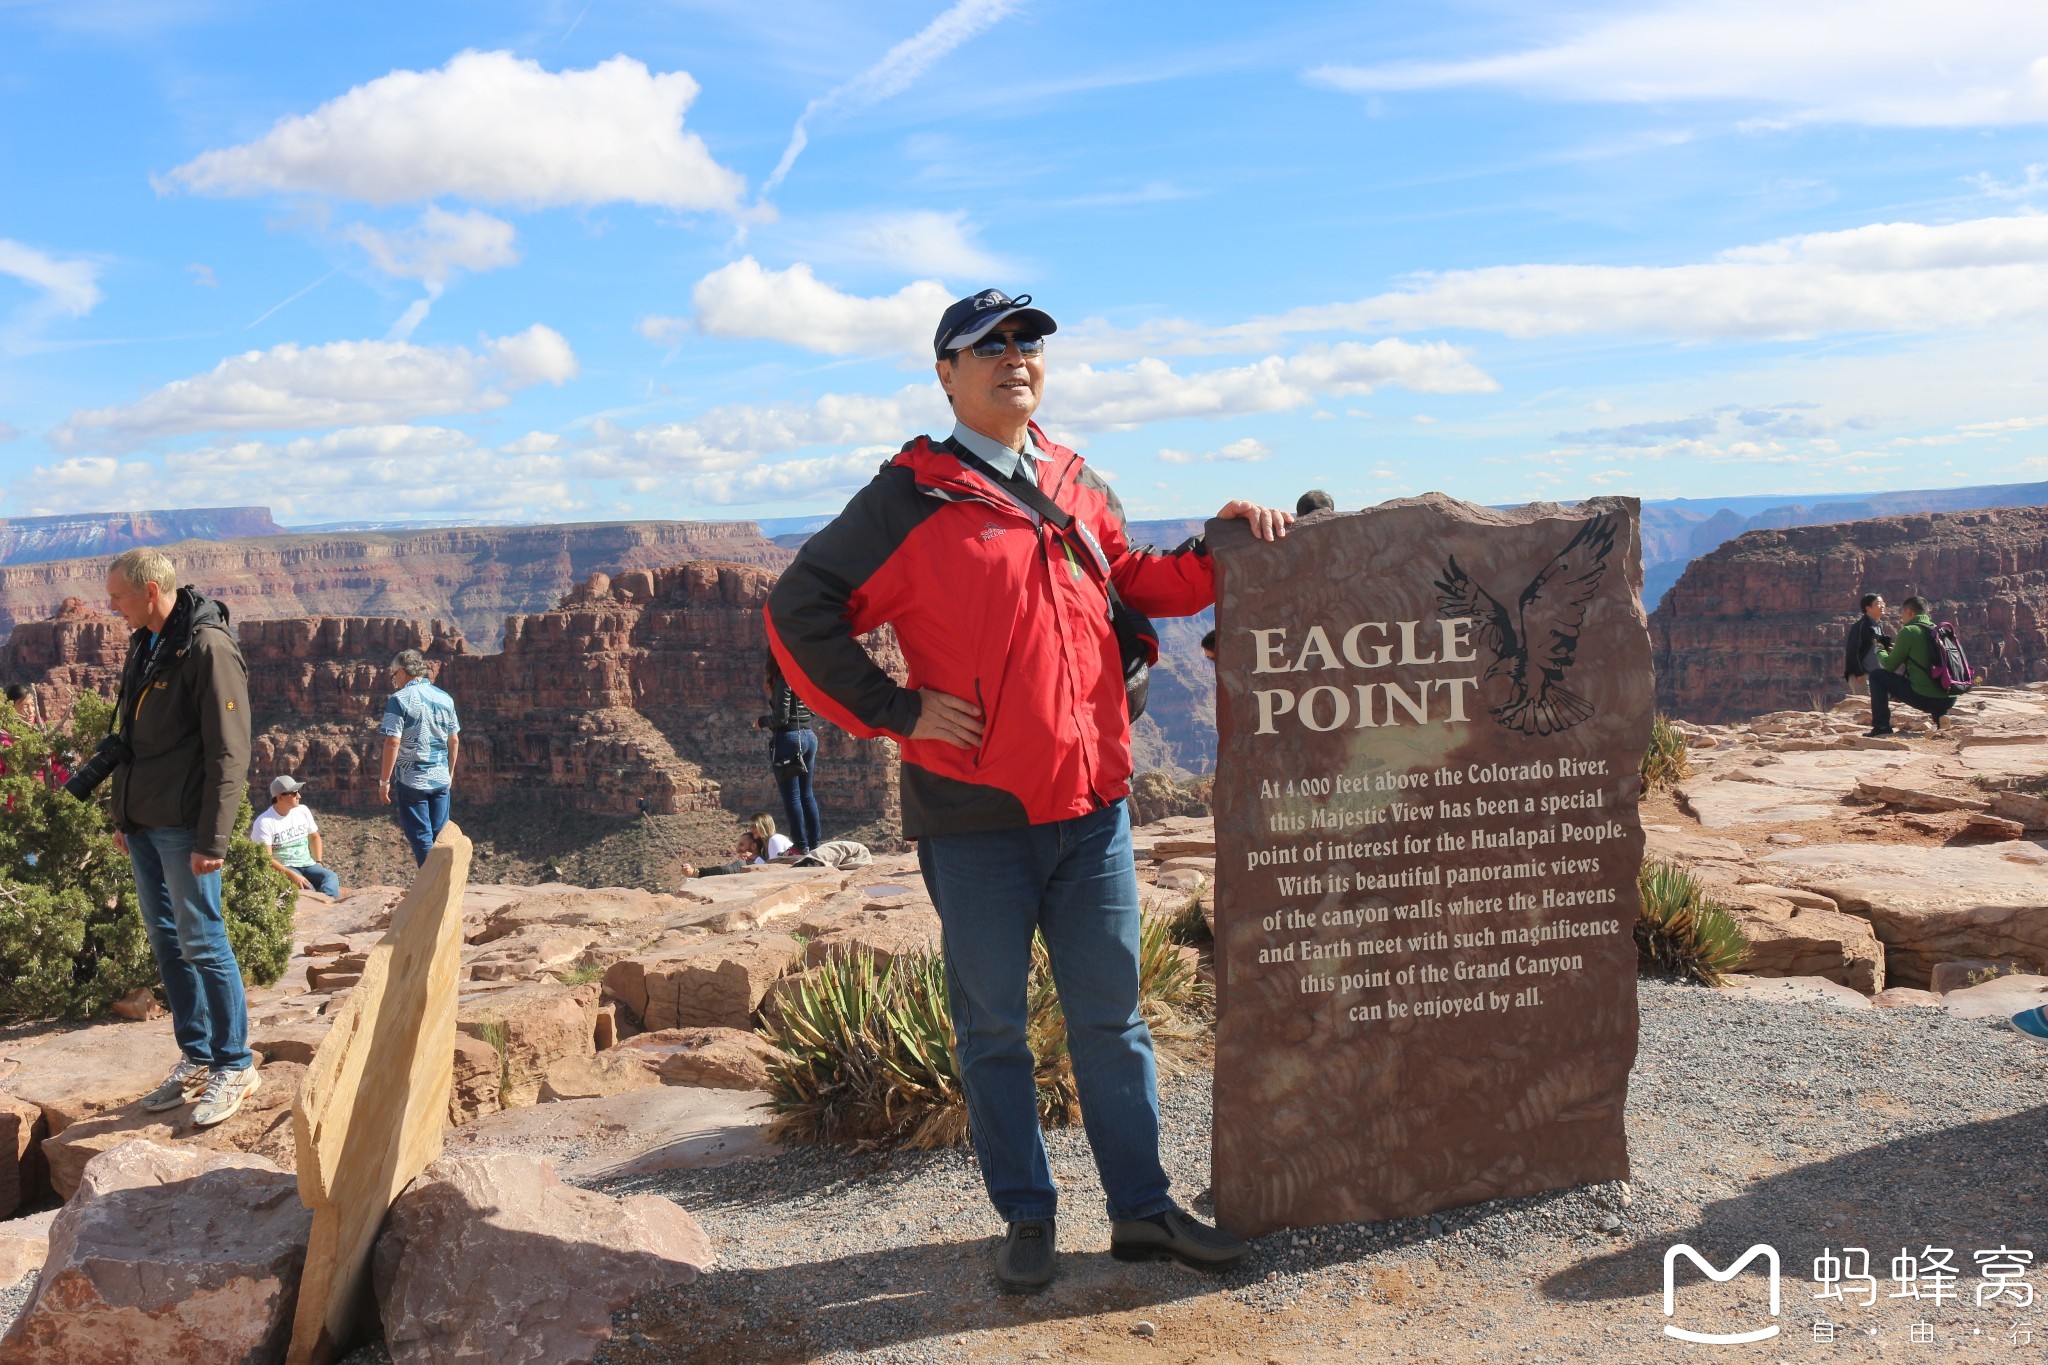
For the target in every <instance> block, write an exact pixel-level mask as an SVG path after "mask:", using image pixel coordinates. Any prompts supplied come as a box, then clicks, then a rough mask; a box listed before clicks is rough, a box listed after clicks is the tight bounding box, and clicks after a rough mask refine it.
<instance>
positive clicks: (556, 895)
mask: <svg viewBox="0 0 2048 1365" xmlns="http://www.w3.org/2000/svg"><path fill="white" fill-rule="evenodd" d="M486 903H490V906H491V908H490V909H489V910H488V912H487V914H486V915H485V917H484V919H483V922H482V924H481V925H480V926H478V928H476V929H475V930H473V931H471V932H470V933H468V934H465V935H464V937H465V938H466V939H467V940H468V941H469V942H470V943H472V944H479V945H483V944H492V943H497V942H499V941H501V940H503V939H507V938H510V937H512V936H513V935H515V934H520V933H529V932H531V931H533V930H536V929H542V928H554V929H574V930H583V931H587V932H588V933H589V934H590V937H592V938H595V937H597V936H598V934H599V933H601V932H602V931H603V930H605V929H610V928H617V927H620V926H625V925H643V924H655V923H661V922H663V921H668V920H673V919H675V918H676V917H678V916H680V915H684V914H687V913H688V912H689V911H690V909H691V908H692V907H693V906H694V905H696V904H698V903H699V901H698V898H697V897H695V896H689V897H684V896H674V895H669V894H666V893H664V892H658V891H643V890H640V889H639V888H637V887H625V886H601V887H596V888H594V889H593V888H590V887H583V886H569V885H566V884H564V883H561V882H547V883H543V884H542V885H539V886H473V887H470V888H469V890H468V893H467V894H466V895H465V897H464V903H463V910H464V916H465V918H467V917H468V914H469V912H470V910H471V908H472V906H480V905H483V904H486ZM571 956H574V954H573V953H572V954H571Z"/></svg>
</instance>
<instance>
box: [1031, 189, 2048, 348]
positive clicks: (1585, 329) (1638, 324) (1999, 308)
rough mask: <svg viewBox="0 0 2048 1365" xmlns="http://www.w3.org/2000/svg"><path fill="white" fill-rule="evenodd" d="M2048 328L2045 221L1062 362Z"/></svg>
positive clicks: (1949, 226)
mask: <svg viewBox="0 0 2048 1365" xmlns="http://www.w3.org/2000/svg"><path fill="white" fill-rule="evenodd" d="M2044 312H2048V216H2036V215H2015V216H2011V217H1996V218H1977V219H1970V220H1967V221H1964V222H1959V223H1946V224H1926V223H1873V224H1870V225H1867V226H1864V227H1858V228H1849V229H1846V230H1843V231H1839V232H1816V233H1808V234H1805V235H1803V236H1798V237H1787V238H1782V239H1780V240H1778V241H1774V242H1766V243H1762V244H1759V245H1755V246H1745V247H1736V248H1733V249H1731V250H1728V251H1724V252H1722V253H1720V254H1719V255H1718V256H1716V257H1715V258H1714V259H1712V260H1710V261H1704V262H1698V263H1693V264H1686V265H1671V266H1634V265H1631V266H1610V265H1545V264H1529V265H1502V266H1487V267H1482V268H1480V269H1476V270H1453V271H1446V272H1444V273H1442V274H1430V275H1421V276H1418V277H1416V278H1415V279H1414V280H1413V281H1412V282H1410V283H1408V284H1406V285H1405V286H1404V287H1402V288H1399V289H1394V290H1390V291H1388V292H1387V293H1383V294H1377V295H1374V296H1372V297H1370V298H1365V299H1360V300H1358V301H1356V302H1352V303H1335V304H1321V305H1315V306H1311V307H1304V308H1296V309H1293V310H1291V311H1289V312H1286V313H1282V314H1278V315H1275V316H1271V317H1263V318H1253V319H1251V320H1249V321H1246V322H1239V323H1230V324H1224V325H1220V326H1205V325H1203V324H1201V323H1198V322H1193V321H1190V320H1187V319H1181V318H1167V319H1161V320H1158V321H1154V322H1150V323H1146V324H1143V325H1140V326H1137V327H1131V328H1113V327H1110V326H1108V325H1107V324H1105V323H1102V322H1100V321H1095V320H1090V321H1088V322H1085V323H1082V324H1081V325H1079V326H1077V327H1075V328H1074V329H1072V330H1073V336H1072V337H1071V338H1070V339H1069V338H1068V336H1067V333H1065V332H1062V333H1061V338H1062V344H1061V345H1060V347H1059V354H1060V355H1061V356H1068V355H1074V354H1080V355H1084V356H1089V357H1118V356H1124V355H1131V354H1144V353H1151V354H1158V355H1172V354H1181V355H1198V354H1211V353H1229V352H1243V351H1246V350H1250V349H1255V348H1264V347H1272V346H1276V345H1279V344H1281V343H1282V342H1283V341H1284V340H1285V338H1287V337H1288V336H1290V335H1295V334H1299V333H1314V332H1364V333H1373V332H1394V331H1415V330H1422V329H1431V328H1442V327H1461V328H1468V329H1471V330H1475V331H1483V332H1497V333H1500V334H1502V335H1506V336H1511V337H1522V338H1529V337H1545V336H1565V335H1578V334H1597V333H1622V334H1638V335H1650V336H1665V337H1674V338H1679V339H1683V340H1715V339H1765V338H1792V337H1812V336H1822V335H1827V334H1829V333H1837V332H1932V331H1943V330H1960V329H1971V328H1980V327H1992V326H1998V325H2003V324H2033V323H2037V322H2038V321H2039V320H2040V319H2041V318H2042V317H2043V316H2044Z"/></svg>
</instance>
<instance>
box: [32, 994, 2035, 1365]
mask: <svg viewBox="0 0 2048 1365" xmlns="http://www.w3.org/2000/svg"><path fill="white" fill-rule="evenodd" d="M1641 1000H1642V1012H1643V1029H1642V1043H1641V1049H1640V1053H1639V1056H1638V1062H1637V1067H1636V1071H1635V1075H1634V1079H1633V1082H1632V1084H1631V1087H1630V1097H1629V1108H1628V1120H1629V1134H1630V1144H1631V1151H1632V1156H1633V1161H1634V1170H1635V1178H1634V1180H1633V1181H1631V1182H1629V1183H1626V1184H1614V1185H1606V1186H1598V1187H1590V1188H1582V1189H1578V1190H1572V1191H1568V1192H1564V1193H1559V1194H1551V1195H1542V1196H1536V1197H1531V1198H1526V1199H1517V1200H1501V1201H1496V1202H1493V1203H1489V1204H1484V1205H1479V1206H1475V1207H1473V1208H1468V1209H1460V1210H1455V1211H1450V1212H1447V1213H1445V1214H1443V1215H1442V1216H1440V1217H1438V1218H1431V1219H1424V1220H1405V1221H1401V1222H1395V1223H1383V1224H1374V1225H1346V1226H1337V1227H1326V1228H1321V1229H1316V1230H1313V1231H1310V1232H1302V1233H1278V1234H1275V1235H1273V1236H1269V1237H1266V1238H1262V1239H1260V1241H1259V1242H1258V1243H1257V1249H1256V1252H1255V1254H1254V1256H1253V1258H1252V1259H1251V1261H1250V1262H1249V1263H1248V1264H1247V1265H1246V1266H1244V1267H1243V1268H1241V1269H1239V1270H1238V1271H1236V1272H1233V1273H1232V1274H1230V1275H1228V1276H1224V1277H1221V1278H1212V1277H1209V1276H1204V1275H1200V1274H1197V1273H1195V1272H1192V1271H1187V1270H1184V1269H1181V1268H1180V1267H1177V1266H1173V1265H1166V1264H1151V1265H1123V1264H1120V1263H1117V1262H1115V1261H1112V1260H1111V1259H1110V1258H1109V1256H1108V1255H1107V1248H1108V1242H1109V1228H1108V1223H1107V1221H1106V1220H1105V1218H1104V1215H1103V1212H1102V1207H1101V1195H1100V1190H1099V1187H1098V1186H1097V1185H1096V1182H1095V1177H1094V1172H1093V1168H1092V1166H1091V1165H1090V1163H1089V1160H1088V1155H1087V1147H1086V1143H1085V1141H1084V1140H1083V1138H1082V1136H1081V1134H1080V1132H1079V1130H1078V1129H1075V1130H1070V1131H1063V1132H1057V1133H1053V1134H1050V1135H1049V1143H1048V1145H1049V1147H1050V1149H1051V1154H1052V1161H1053V1166H1054V1171H1055V1174H1056V1175H1057V1177H1058V1179H1059V1181H1060V1184H1061V1186H1062V1189H1063V1191H1064V1193H1065V1204H1064V1216H1063V1218H1062V1220H1061V1224H1060V1243H1061V1247H1062V1250H1063V1252H1064V1253H1065V1254H1064V1256H1063V1259H1062V1263H1061V1274H1060V1278H1059V1280H1058V1281H1057V1282H1056V1283H1055V1284H1054V1286H1053V1287H1052V1288H1051V1289H1050V1290H1048V1291H1047V1292H1046V1293H1044V1294H1041V1295H1037V1296H1033V1297H1023V1298H1020V1297H1015V1296H1006V1295H1001V1294H999V1293H997V1292H996V1288H995V1282H994V1278H993V1276H992V1275H991V1274H990V1272H989V1268H988V1253H989V1248H990V1246H991V1244H992V1237H993V1234H994V1233H995V1232H996V1231H997V1230H998V1229H997V1228H996V1226H995V1225H994V1221H993V1218H992V1216H991V1215H990V1213H989V1212H988V1210H987V1208H986V1205H985V1202H984V1200H983V1197H982V1195H981V1187H980V1181H979V1178H978V1176H977V1174H976V1172H975V1168H974V1163H973V1159H972V1157H971V1156H970V1155H969V1154H968V1153H966V1152H937V1153H923V1154H914V1155H899V1156H895V1157H888V1158H884V1157H877V1156H860V1155H849V1154H846V1153H842V1152H838V1151H830V1150H823V1149H797V1150H793V1151H790V1152H788V1153H786V1154H784V1155H780V1156H776V1157H771V1158H765V1159H760V1160H755V1161H749V1162H741V1163H736V1164H734V1165H730V1166H725V1167H720V1168H715V1169H711V1170H704V1171H692V1172H677V1173H666V1174H662V1175H657V1176H651V1177H643V1178H636V1179H629V1180H619V1181H612V1182H607V1183H606V1184H604V1185H603V1186H602V1188H604V1189H607V1190H608V1191H610V1192H612V1193H628V1192H648V1193H656V1194H661V1195H664V1196H667V1197H669V1198H672V1199H674V1200H676V1201H677V1202H678V1203H680V1204H682V1205H683V1206H684V1207H685V1208H688V1209H689V1210H691V1212H693V1213H694V1214H695V1215H696V1216H697V1217H698V1218H699V1219H700V1220H701V1221H702V1223H703V1224H704V1226H705V1228H706V1229H707V1230H708V1231H709V1232H710V1234H711V1236H712V1238H713V1241H714V1243H715V1244H716V1247H717V1254H718V1268H717V1269H716V1270H715V1271H713V1272H712V1273H711V1274H710V1275H708V1276H706V1277H705V1278H704V1279H703V1280H701V1281H700V1282H698V1283H697V1284H696V1285H693V1286H690V1287H687V1288H681V1289H676V1290H671V1291H664V1292H662V1293H658V1294H654V1295H649V1296H647V1297H645V1298H642V1299H641V1300H640V1301H639V1302H638V1303H637V1304H635V1305H634V1307H633V1308H632V1309H631V1310H629V1311H627V1312H625V1313H621V1314H620V1315H619V1316H618V1318H617V1319H616V1326H617V1329H618V1330H617V1335H616V1336H615V1338H614V1339H613V1341H611V1342H610V1343H609V1344H608V1345H607V1346H606V1347H605V1348H604V1349H603V1351H602V1352H601V1353H600V1355H599V1357H598V1359H599V1361H601V1362H605V1363H606V1365H653V1363H654V1362H717V1363H718V1365H728V1363H729V1362H741V1361H744V1362H749V1363H750V1365H751V1363H752V1362H795V1361H818V1362H830V1363H831V1365H842V1363H844V1362H854V1361H860V1362H904V1363H906V1365H907V1363H909V1362H918V1363H920V1365H922V1363H923V1362H954V1361H987V1360H1017V1361H1029V1360H1089V1361H1161V1360H1170V1361H1175V1362H1189V1363H1190V1365H1192V1363H1193V1362H1198V1361H1199V1362H1203V1363H1204V1365H1206V1363H1207V1362H1210V1361H1218V1362H1251V1363H1252V1365H1276V1363H1277V1365H1297V1362H1302V1363H1306V1362H1322V1361H1351V1360H1357V1359H1365V1358H1389V1359H1399V1358H1406V1359H1411V1360H1414V1359H1428V1360H1434V1361H1517V1362H1528V1361H1556V1360H1563V1359H1574V1360H1613V1359H1627V1360H1662V1359H1677V1358H1679V1355H1680V1353H1681V1352H1688V1353H1690V1354H1692V1355H1694V1356H1696V1355H1697V1353H1698V1352H1699V1351H1700V1350H1701V1349H1702V1348H1700V1347H1691V1346H1684V1345H1682V1344H1680V1343H1677V1342H1674V1341H1670V1340H1668V1339H1666V1338H1664V1337H1663V1336H1662V1335H1661V1330H1662V1327H1663V1324H1664V1323H1665V1322H1666V1321H1667V1320H1666V1319H1665V1318H1664V1317H1663V1315H1662V1312H1661V1307H1662V1258H1663V1255H1664V1251H1665V1248H1666V1247H1668V1246H1669V1245H1670V1244H1672V1243H1673V1242H1675V1241H1685V1242H1688V1243H1690V1244H1692V1245H1694V1246H1697V1247H1698V1248H1700V1250H1701V1251H1702V1252H1703V1253H1704V1254H1705V1255H1707V1256H1708V1257H1709V1259H1711V1260H1712V1261H1714V1262H1715V1263H1716V1264H1717V1265H1725V1264H1727V1263H1728V1262H1729V1261H1730V1260H1731V1259H1732V1258H1733V1257H1734V1255H1736V1254H1737V1253H1739V1252H1741V1251H1742V1250H1743V1249H1744V1248H1746V1247H1748V1246H1750V1245H1752V1244H1753V1243H1756V1242H1766V1243H1769V1244H1771V1245H1772V1246H1775V1247H1776V1248H1777V1249H1778V1251H1779V1252H1780V1253H1781V1254H1782V1256H1783V1265H1784V1284H1783V1293H1784V1312H1783V1316H1782V1318H1780V1319H1779V1321H1780V1322H1781V1323H1783V1324H1784V1329H1783V1334H1782V1335H1781V1336H1780V1337H1779V1338H1778V1339H1777V1340H1776V1341H1774V1342H1771V1343H1770V1344H1768V1345H1767V1346H1764V1347H1759V1348H1751V1349H1750V1350H1749V1351H1747V1352H1745V1353H1744V1354H1743V1357H1742V1358H1745V1359H1752V1360H1791V1359H1795V1358H1796V1359H1818V1358H1826V1359H1894V1360H1896V1359H1921V1358H1939V1359H1942V1360H1997V1361H2009V1360H2030V1361H2038V1360H2042V1359H2044V1358H2048V1300H2044V1302H2043V1303H2041V1304H2031V1305H2028V1306H2025V1307H2021V1306H2019V1305H2016V1304H2012V1303H2011V1298H2012V1296H2011V1295H2008V1297H2007V1298H2006V1299H2005V1300H2002V1301H1994V1302H1992V1303H1990V1304H1988V1305H1986V1306H1984V1307H1979V1306H1978V1305H1977V1304H1976V1303H1975V1302H1974V1301H1973V1300H1974V1295H1975V1291H1976V1290H1977V1289H1978V1288H1980V1287H1981V1282H1980V1281H1979V1280H1978V1278H1977V1276H1976V1273H1975V1270H1974V1265H1973V1261H1972V1252H1973V1251H1974V1250H1977V1249H1990V1248H1994V1247H1998V1246H2007V1247H2014V1248H2024V1249H2030V1250H2031V1249H2034V1248H2036V1247H2038V1246H2039V1245H2040V1243H2041V1242H2042V1241H2043V1240H2048V1239H2043V1238H2042V1236H2041V1233H2042V1232H2043V1227H2042V1223H2043V1195H2044V1186H2048V1180H2044V1177H2043V1169H2042V1168H2043V1161H2042V1155H2043V1153H2042V1140H2043V1129H2042V1125H2043V1122H2044V1120H2048V1052H2044V1051H2041V1050H2037V1049H2036V1048H2035V1046H2034V1045H2033V1044H2031V1043H2029V1042H2027V1041H2026V1040H2024V1039H2022V1038H2021V1037H2019V1036H2018V1035H2017V1034H2014V1033H2012V1032H2011V1031H2009V1030H2005V1029H2003V1028H2001V1027H1997V1026H1994V1025H1992V1024H1989V1023H1984V1022H1973V1021H1965V1020H1959V1019H1955V1018H1953V1017H1951V1016H1949V1015H1947V1014H1946V1013H1944V1012H1942V1011H1939V1010H1898V1011H1884V1010H1877V1011H1851V1010H1845V1009H1842V1008H1839V1007H1836V1006H1830V1005H1824V1004H1818V1003H1815V1004H1806V1003H1800V1002H1780V1001H1771V1002H1765V1001H1758V1000H1752V999H1745V998H1742V997H1737V996H1732V995H1728V994H1725V993H1719V992H1714V991H1708V990H1702V989H1698V988H1694V987H1685V986H1670V985H1664V984H1660V983H1654V982H1644V983H1643V985H1642V990H1641ZM1163 1103H1164V1117H1165V1123H1164V1140H1165V1145H1166V1151H1165V1158H1166V1164H1167V1169H1168V1171H1169V1172H1170V1173H1171V1174H1172V1175H1173V1177H1174V1181H1175V1186H1176V1189H1177V1190H1178V1191H1179V1193H1180V1194H1181V1196H1182V1197H1183V1199H1187V1198H1189V1197H1190V1196H1191V1195H1192V1194H1193V1193H1194V1192H1196V1191H1201V1190H1203V1189H1204V1188H1205V1186H1206V1185H1207V1183H1208V1160H1209V1153H1208V1133H1209V1094H1208V1084H1207V1079H1206V1077H1196V1078H1191V1079H1184V1080H1181V1081H1177V1082H1173V1083H1170V1084H1169V1086H1168V1087H1167V1089H1166V1091H1165V1093H1164V1096H1163ZM1196 1207H1197V1208H1203V1207H1204V1206H1203V1204H1202V1203H1200V1202H1197V1203H1196ZM1926 1245H1933V1246H1940V1247H1949V1248H1952V1249H1954V1250H1955V1252H1956V1256H1955V1261H1956V1264H1957V1267H1958V1269H1959V1271H1960V1272H1961V1286H1960V1288H1961V1297H1960V1301H1959V1302H1947V1303H1944V1304H1942V1305H1939V1306H1938V1307H1936V1306H1928V1307H1927V1308H1926V1311H1925V1312H1924V1314H1923V1312H1922V1311H1921V1310H1922V1306H1923V1305H1922V1303H1921V1302H1919V1301H1915V1300H1912V1299H1900V1300H1892V1299H1889V1298H1888V1297H1886V1296H1887V1295H1888V1294H1889V1293H1890V1292H1891V1291H1892V1290H1894V1289H1896V1288H1898V1286H1897V1285H1896V1284H1894V1283H1893V1282H1892V1281H1891V1280H1890V1278H1889V1273H1890V1266H1891V1260H1892V1257H1893V1256H1894V1255H1896V1254H1897V1251H1898V1249H1899V1248H1900V1247H1902V1246H1908V1247H1912V1248H1915V1249H1916V1250H1917V1249H1918V1248H1921V1247H1923V1246H1926ZM1842 1246H1864V1247H1868V1248H1870V1251H1871V1273H1872V1274H1873V1275H1875V1276H1876V1277H1877V1286H1878V1299H1877V1303H1876V1304H1875V1306H1873V1307H1869V1308H1865V1307H1862V1306H1860V1298H1858V1297H1857V1296H1855V1295H1852V1296H1851V1301H1850V1302H1849V1303H1847V1304H1841V1303H1834V1302H1817V1301H1816V1300H1815V1298H1814V1290H1815V1285H1814V1283H1813V1282H1812V1274H1811V1271H1812V1267H1813V1262H1814V1259H1815V1257H1816V1256H1818V1255H1820V1254H1821V1252H1822V1251H1823V1249H1824V1248H1828V1247H1835V1248H1839V1247H1842ZM2029 1280H2030V1281H2031V1282H2032V1283H2033V1284H2034V1285H2035V1287H2037V1288H2038V1289H2039V1291H2040V1292H2041V1293H2042V1294H2043V1295H2044V1296H2048V1269H2042V1270H2037V1271H2036V1272H2034V1273H2033V1274H2031V1275H2030V1276H2029ZM1681 1285H1682V1290H1681V1293H1682V1302H1683V1304H1684V1305H1685V1308H1686V1310H1687V1311H1688V1312H1692V1313H1696V1314H1698V1315H1700V1320H1698V1321H1696V1322H1694V1321H1691V1320H1690V1319H1687V1321H1688V1322H1690V1324H1691V1325H1693V1326H1694V1327H1695V1328H1696V1329H1697V1330H1710V1331H1730V1330H1740V1329H1742V1328H1745V1327H1750V1326H1755V1325H1760V1324H1763V1323H1766V1322H1768V1321H1769V1319H1767V1318H1765V1317H1764V1316H1763V1315H1762V1312H1761V1304H1762V1302H1763V1298H1764V1290H1763V1281H1762V1279H1761V1278H1760V1277H1758V1276H1754V1275H1749V1274H1745V1275H1743V1276H1740V1277H1737V1279H1736V1280H1735V1281H1733V1282H1731V1283H1730V1284H1729V1285H1726V1286H1721V1285H1711V1284H1706V1283H1704V1282H1702V1281H1701V1280H1700V1279H1699V1277H1697V1276H1692V1277H1690V1278H1688V1279H1685V1280H1682V1281H1681ZM2008 1305H2010V1306H2008ZM1717 1309H1718V1310H1720V1313H1721V1315H1722V1318H1725V1320H1721V1318H1716V1310H1717ZM14 1311H15V1306H14V1302H13V1300H12V1299H10V1298H5V1297H0V1321H5V1320H6V1319H7V1318H11V1316H12V1314H13V1312H14ZM1820 1314H1825V1316H1826V1317H1827V1318H1828V1320H1830V1321H1832V1322H1833V1323H1834V1324H1836V1325H1837V1335H1836V1339H1835V1341H1834V1342H1833V1343H1832V1344H1822V1343H1817V1342H1816V1341H1815V1340H1814V1332H1813V1323H1814V1321H1815V1318H1816V1316H1817V1315H1820ZM1709 1319H1713V1320H1709ZM1923 1319H1924V1320H1925V1321H1926V1322H1927V1323H1928V1324H1929V1325H1930V1327H1931V1330H1932V1332H1933V1334H1934V1341H1933V1342H1932V1344H1922V1343H1919V1342H1909V1340H1908V1336H1909V1331H1910V1328H1911V1324H1913V1323H1914V1322H1915V1321H1916V1320H1923ZM2023 1333H2025V1334H2027V1335H2028V1340H2027V1341H2026V1342H2021V1341H2019V1340H2018V1338H2019V1337H2020V1336H2021V1335H2022V1334H2023ZM1162 1353H1163V1354H1162ZM1731 1354H1732V1353H1731ZM385 1360H386V1357H385V1355H384V1353H383V1352H382V1351H381V1350H380V1349H377V1348H369V1349H366V1350H364V1351H359V1352H357V1353H355V1354H354V1355H352V1356H351V1357H350V1358H349V1362H350V1365H380V1363H381V1362H383V1361H385Z"/></svg>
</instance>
